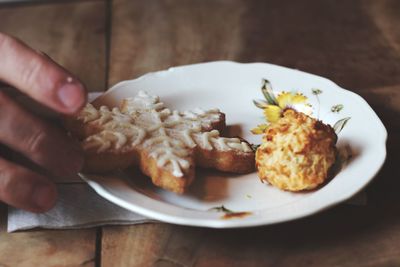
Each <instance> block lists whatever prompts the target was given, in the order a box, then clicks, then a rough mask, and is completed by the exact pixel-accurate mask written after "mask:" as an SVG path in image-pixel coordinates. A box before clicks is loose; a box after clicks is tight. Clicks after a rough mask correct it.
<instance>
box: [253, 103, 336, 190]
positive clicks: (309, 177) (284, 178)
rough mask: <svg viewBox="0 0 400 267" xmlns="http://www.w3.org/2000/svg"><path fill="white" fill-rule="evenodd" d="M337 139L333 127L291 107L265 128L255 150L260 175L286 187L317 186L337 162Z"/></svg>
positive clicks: (298, 188) (309, 187)
mask: <svg viewBox="0 0 400 267" xmlns="http://www.w3.org/2000/svg"><path fill="white" fill-rule="evenodd" d="M336 141H337V136H336V134H335V132H334V130H333V129H332V127H330V126H329V125H326V124H324V123H322V122H321V121H318V120H316V119H313V118H311V117H309V116H307V115H305V114H304V113H300V112H297V111H294V110H292V109H288V110H286V111H285V112H284V113H283V117H282V118H280V119H279V120H278V121H276V122H274V123H271V124H270V125H268V127H267V128H266V130H265V132H264V136H263V142H262V144H261V146H260V147H259V148H258V149H257V151H256V167H257V170H258V176H259V177H260V179H261V180H262V181H267V182H269V183H270V184H272V185H274V186H276V187H278V188H280V189H283V190H288V191H300V190H309V189H313V188H316V187H317V186H318V185H320V184H322V183H323V182H324V181H326V179H327V177H328V172H329V170H330V168H331V167H332V165H333V164H334V162H335V158H336V148H335V144H336Z"/></svg>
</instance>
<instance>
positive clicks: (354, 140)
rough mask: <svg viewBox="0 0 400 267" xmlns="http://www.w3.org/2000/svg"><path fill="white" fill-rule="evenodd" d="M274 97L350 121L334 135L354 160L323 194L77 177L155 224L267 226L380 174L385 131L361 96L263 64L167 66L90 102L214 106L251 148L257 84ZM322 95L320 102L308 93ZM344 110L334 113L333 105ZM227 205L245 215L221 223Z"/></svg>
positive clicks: (312, 209)
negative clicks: (141, 98) (266, 85)
mask: <svg viewBox="0 0 400 267" xmlns="http://www.w3.org/2000/svg"><path fill="white" fill-rule="evenodd" d="M262 78H265V79H268V80H269V81H270V82H271V83H272V85H273V88H274V90H276V91H299V92H302V93H303V94H305V95H306V96H307V97H308V98H309V102H310V103H311V104H312V105H313V108H314V115H315V116H316V114H317V113H318V114H319V118H320V119H322V120H323V121H324V122H326V123H330V124H333V123H334V122H335V121H337V120H338V119H341V118H343V117H351V119H350V121H349V122H348V124H347V125H346V127H345V128H344V130H343V131H342V132H341V133H340V135H339V141H338V147H339V149H341V148H344V147H346V146H349V147H350V148H351V151H352V154H353V157H352V158H351V160H350V161H349V162H348V164H347V165H346V166H345V167H344V168H343V169H342V170H341V171H340V172H339V173H337V174H336V176H335V177H334V178H333V179H332V180H331V181H329V183H327V184H326V185H324V186H323V187H322V188H320V189H318V190H316V191H312V192H308V193H289V192H283V191H280V190H278V189H276V188H274V187H272V186H269V185H266V184H262V183H261V182H260V181H259V179H258V177H257V175H256V173H251V174H247V175H231V174H224V173H220V172H216V171H210V170H198V171H197V177H196V180H195V182H194V184H193V185H192V186H191V188H190V190H189V191H188V192H187V193H186V194H184V195H175V194H174V193H171V192H167V191H164V190H162V189H159V188H156V187H154V186H153V185H151V183H150V182H149V178H146V177H144V176H142V175H141V174H140V173H138V172H135V173H132V172H131V173H118V174H115V175H111V176H112V177H105V176H93V175H90V176H89V175H82V178H84V180H86V181H87V182H88V183H89V185H90V186H91V187H93V188H94V190H96V191H97V192H98V193H99V194H100V195H101V196H103V197H104V198H106V199H108V200H109V201H112V202H114V203H115V204H117V205H119V206H122V207H124V208H126V209H128V210H131V211H133V212H137V213H140V214H142V215H144V216H148V217H151V218H154V219H157V220H161V221H165V222H169V223H174V224H183V225H192V226H204V227H213V228H231V227H249V226H257V225H267V224H273V223H278V222H284V221H288V220H293V219H296V218H301V217H305V216H308V215H311V214H314V213H316V212H319V211H321V210H323V209H326V208H328V207H331V206H333V205H335V204H338V203H340V202H342V201H345V200H347V199H349V198H350V197H352V196H353V195H354V194H356V193H357V192H359V191H360V190H361V189H362V188H363V187H365V186H366V185H367V184H368V183H369V182H370V181H371V180H372V178H373V177H374V176H375V175H376V173H377V172H378V170H379V169H380V168H381V166H382V164H383V162H384V160H385V156H386V138H387V133H386V130H385V127H384V126H383V124H382V122H381V121H380V120H379V118H378V116H377V115H376V114H375V112H374V111H373V110H372V109H371V107H370V106H369V105H368V104H367V102H365V101H364V100H363V99H362V98H361V97H360V96H358V95H356V94H354V93H352V92H350V91H347V90H345V89H343V88H340V87H339V86H338V85H336V84H335V83H333V82H332V81H330V80H327V79H325V78H322V77H319V76H316V75H312V74H308V73H305V72H301V71H297V70H293V69H288V68H284V67H280V66H276V65H271V64H266V63H248V64H241V63H235V62H227V61H219V62H210V63H202V64H195V65H188V66H181V67H175V68H170V69H168V70H166V71H160V72H154V73H149V74H146V75H144V76H142V77H140V78H138V79H135V80H130V81H124V82H121V83H119V84H117V85H115V86H114V87H113V88H111V89H110V90H109V91H107V93H105V94H104V95H103V96H101V97H100V98H98V99H97V100H96V101H95V104H96V105H100V104H104V105H108V106H116V105H118V103H119V101H120V100H121V99H123V98H125V97H129V96H134V95H135V94H136V93H137V92H138V91H139V90H145V91H147V92H148V93H150V94H154V95H158V96H160V98H161V100H162V101H163V102H164V103H165V104H166V106H168V107H169V108H171V109H177V110H187V109H193V108H195V107H201V108H204V109H207V108H215V107H217V108H219V109H220V110H221V111H223V112H224V113H226V121H227V125H228V129H229V133H230V134H231V135H232V136H237V135H240V136H242V137H244V138H245V139H247V140H248V141H250V142H251V143H255V144H257V143H260V141H261V137H260V136H256V135H253V134H251V132H250V129H252V128H253V127H254V126H256V125H257V124H259V123H262V122H263V117H262V112H261V110H260V109H258V108H256V107H255V106H254V105H253V103H252V100H253V99H257V98H262V94H261V91H260V86H261V79H262ZM313 88H318V89H320V90H321V91H322V93H321V94H319V95H318V99H317V97H316V96H315V95H313V94H312V89H313ZM338 104H340V105H343V109H342V110H341V111H340V112H339V113H333V112H331V107H332V106H333V105H338ZM221 205H223V206H224V207H226V208H228V209H230V210H232V211H235V212H240V211H246V212H250V213H249V214H247V216H244V217H240V218H239V217H235V218H232V219H224V218H223V215H224V213H223V212H217V211H215V210H210V209H211V208H213V207H219V206H221Z"/></svg>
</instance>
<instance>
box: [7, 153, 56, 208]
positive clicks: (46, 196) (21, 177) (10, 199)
mask: <svg viewBox="0 0 400 267" xmlns="http://www.w3.org/2000/svg"><path fill="white" fill-rule="evenodd" d="M56 199H57V190H56V187H55V185H54V184H53V183H52V182H50V181H49V180H48V179H47V178H46V177H43V176H41V175H39V174H36V173H34V172H32V171H30V170H28V169H25V168H23V167H21V166H18V165H15V164H14V163H12V162H9V161H6V160H4V159H1V158H0V201H3V202H5V203H7V204H9V205H11V206H14V207H16V208H20V209H24V210H28V211H32V212H44V211H47V210H49V209H51V208H52V207H53V206H54V205H55V203H56Z"/></svg>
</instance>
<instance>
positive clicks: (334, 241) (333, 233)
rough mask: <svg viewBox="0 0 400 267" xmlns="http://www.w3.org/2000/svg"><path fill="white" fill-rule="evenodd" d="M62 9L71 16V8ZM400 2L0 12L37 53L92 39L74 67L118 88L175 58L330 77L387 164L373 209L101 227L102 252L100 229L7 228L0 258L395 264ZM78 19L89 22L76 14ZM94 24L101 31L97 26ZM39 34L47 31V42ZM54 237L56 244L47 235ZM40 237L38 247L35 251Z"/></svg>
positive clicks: (116, 4)
mask: <svg viewBox="0 0 400 267" xmlns="http://www.w3.org/2000/svg"><path fill="white" fill-rule="evenodd" d="M64 6H69V7H71V9H72V10H75V13H73V15H72V16H71V15H70V14H69V15H68V16H67V15H65V13H66V12H65V9H64V8H63V7H64ZM89 7H92V8H89ZM104 7H106V9H107V12H103V10H102V9H103V8H104ZM39 9H44V10H48V11H46V14H47V13H52V15H46V16H47V18H46V16H45V15H43V17H41V16H40V18H39V17H38V18H37V20H38V21H40V22H41V23H40V24H35V21H36V20H35V19H33V20H30V17H31V16H33V15H32V14H34V12H33V11H32V10H39ZM85 10H86V11H85ZM399 10H400V1H397V0H381V1H374V0H370V1H366V0H353V1H334V0H325V1H320V0H308V1H279V0H271V1H261V0H260V1H255V0H254V1H240V0H231V1H228V0H204V1H183V0H181V1H172V0H162V1H140V0H135V1H131V0H114V1H96V2H91V1H87V2H71V3H63V4H61V5H60V4H51V3H45V4H40V5H35V6H25V5H18V6H14V7H12V8H4V9H1V8H0V25H1V26H0V30H3V31H11V30H12V31H14V32H24V33H23V36H27V38H29V42H31V43H33V44H34V45H35V46H36V47H37V48H38V49H40V50H44V49H48V46H50V47H53V48H54V47H56V46H57V43H55V42H58V40H65V41H66V42H67V43H69V42H71V43H69V44H70V46H66V48H65V47H64V48H63V49H62V50H60V52H59V53H60V54H58V52H55V54H56V55H57V56H56V57H57V58H56V59H58V60H63V59H64V60H67V59H68V56H67V54H68V53H70V52H71V51H70V50H68V49H71V47H74V46H75V45H76V44H74V43H73V40H70V38H72V37H71V36H74V37H76V36H80V38H81V39H79V40H81V42H83V43H86V42H87V43H86V44H85V45H82V47H83V48H81V50H80V51H79V52H78V51H74V53H76V54H79V57H78V58H77V59H76V60H79V63H77V62H76V61H75V59H69V61H68V62H69V63H68V64H69V65H68V67H70V68H71V67H72V68H73V70H74V71H76V72H77V74H78V75H80V76H81V75H82V74H83V76H84V77H88V79H89V80H90V81H86V82H87V83H88V84H91V86H92V87H101V85H102V84H104V79H103V78H102V77H104V75H103V74H101V70H102V69H104V66H106V69H108V72H107V75H106V77H107V80H108V85H112V84H114V83H116V82H118V81H120V80H123V79H129V78H132V77H136V76H139V75H141V74H143V73H146V72H149V71H154V70H159V69H164V68H167V67H169V66H174V65H181V64H187V63H195V62H203V61H210V60H220V59H229V60H237V61H242V62H252V61H265V62H271V63H275V64H280V65H284V66H288V67H292V68H298V69H301V70H304V71H308V72H312V73H315V74H318V75H322V76H325V77H328V78H330V79H332V80H334V81H336V82H337V83H338V84H339V85H341V86H343V87H344V88H348V89H351V90H352V91H354V92H356V93H359V94H360V95H362V96H363V97H364V98H366V100H367V101H368V102H369V103H370V104H371V106H372V107H373V108H374V109H375V111H376V112H377V113H378V115H379V116H380V117H381V119H382V120H383V122H384V124H385V126H386V127H387V129H388V132H389V138H388V145H387V147H388V157H387V161H386V163H385V165H384V167H383V168H382V170H381V171H380V172H379V174H378V176H377V177H376V179H375V180H374V182H373V183H371V184H370V185H369V186H368V188H367V192H368V204H367V205H366V206H357V207H354V206H346V205H339V206H337V207H335V208H332V209H330V210H328V211H325V212H322V213H321V214H318V215H315V216H312V217H309V218H305V219H302V220H298V221H294V222H288V223H284V224H280V225H274V226H267V227H259V228H253V229H238V230H210V229H203V228H192V227H183V226H174V225H169V224H163V223H157V224H144V225H136V226H118V227H103V228H102V230H101V231H97V241H98V242H97V246H96V251H94V249H95V243H94V233H95V232H94V230H93V231H90V230H89V231H83V232H82V231H56V232H53V231H52V232H48V231H35V232H28V233H23V234H18V235H16V234H5V233H4V232H1V234H0V255H1V254H2V251H3V250H2V248H4V247H6V248H7V250H5V251H7V253H8V254H7V255H8V256H7V257H1V256H0V266H1V264H3V265H7V263H8V262H9V261H6V260H10V259H9V258H10V255H12V258H13V261H12V263H20V262H23V260H24V259H27V258H26V256H24V255H25V253H26V251H29V252H32V253H33V252H37V253H38V254H37V255H35V256H36V258H38V259H42V261H45V259H48V261H47V264H43V265H42V266H75V265H76V262H78V261H77V259H76V258H74V257H71V258H70V257H66V255H70V254H68V253H69V252H70V251H75V252H76V254H77V255H79V256H77V257H80V258H79V259H82V261H81V262H85V261H86V262H88V263H89V265H97V266H349V267H350V266H399V265H400V247H399V246H398V244H399V241H400V212H399V211H400V194H399V193H398V188H399V187H400V180H399V179H398V173H399V164H398V162H397V158H399V157H400V152H399V151H400V138H399V137H400V120H399V119H398V118H399V115H400V27H399V26H398V25H400V12H399ZM14 12H15V13H19V14H20V13H25V14H26V16H23V15H20V16H21V19H20V20H21V21H19V23H18V24H13V23H12V22H11V19H9V20H7V21H6V23H4V22H3V20H4V15H3V14H11V13H14ZM36 12H39V11H36ZM92 12H94V13H92ZM39 13H40V12H39ZM53 13H54V14H53ZM100 13H101V14H102V15H100ZM104 14H105V15H104ZM9 16H10V17H11V15H9ZM81 16H83V17H85V19H84V20H85V22H86V23H77V22H76V21H77V20H78V21H79V18H81ZM98 16H100V17H98ZM58 19H60V20H63V21H65V23H66V25H70V26H66V27H67V29H65V28H63V27H61V28H60V29H59V32H58V35H57V36H58V38H59V39H51V37H40V38H39V37H38V35H36V33H38V32H40V33H42V34H43V32H42V31H43V29H44V28H46V27H50V26H49V25H51V24H54V23H55V21H58ZM81 19H82V18H81ZM24 20H25V22H24ZM100 20H103V21H102V22H99V21H100ZM26 21H28V22H29V28H25V25H26V23H27V22H26ZM71 21H75V23H73V22H71ZM108 23H110V26H111V27H110V28H109V30H110V35H108V27H107V25H108ZM71 25H75V26H76V28H74V27H72V26H71ZM78 25H79V26H78ZM96 26H98V27H99V28H98V29H99V32H97V31H93V29H95V28H96ZM52 27H53V26H52ZM86 27H89V29H86ZM104 27H105V28H104ZM83 28H85V29H83ZM96 29H97V28H96ZM80 31H83V32H85V34H84V35H83V34H82V35H80V34H79V32H80ZM104 31H105V32H106V34H105V33H104ZM46 34H49V33H48V32H47V33H46ZM96 34H99V35H100V36H101V37H94V36H93V35H96ZM104 35H105V37H106V38H103V36H104ZM21 37H22V35H21ZM41 38H50V39H46V42H45V43H46V44H44V43H42V41H41ZM72 39H74V38H72ZM74 40H75V41H76V39H74ZM94 40H96V44H94V43H95V41H94ZM89 43H90V45H89ZM88 47H91V49H89V48H88ZM104 47H109V51H108V49H105V48H104ZM64 49H66V50H64ZM96 49H99V50H98V51H101V53H104V55H105V57H106V58H107V60H108V61H107V60H106V61H104V58H103V57H101V56H98V57H97V56H95V55H93V53H95V54H96V55H98V54H97V53H96V52H93V51H96ZM53 51H54V50H53ZM87 58H90V60H87V61H86V59H87ZM96 60H99V61H100V62H99V65H97V63H98V62H97V61H96ZM87 62H90V63H91V65H88V64H85V63H87ZM107 62H109V63H108V64H107ZM83 65H84V66H83ZM86 65H88V66H89V69H87V67H88V66H86ZM107 66H109V67H108V68H107ZM91 67H93V68H95V69H96V68H97V67H98V68H99V69H96V70H97V71H98V72H96V74H94V73H92V72H91V71H93V70H94V69H92V68H91ZM86 75H88V76H86ZM81 77H82V76H81ZM99 77H101V82H100V81H98V80H97V78H99ZM0 210H1V209H0ZM3 228H4V227H3ZM0 229H2V228H1V227H0ZM2 231H4V230H2ZM64 233H68V234H64ZM83 233H84V234H83ZM66 236H68V240H67V241H65V240H64V241H63V239H64V238H66ZM46 238H49V239H50V240H51V242H47V241H46V242H47V243H46V242H45V241H43V240H46ZM25 239H27V240H29V241H26V243H25V242H24V240H25ZM49 243H51V244H55V245H52V246H50V247H51V249H52V251H53V254H52V255H49V254H46V253H44V252H43V251H45V249H44V247H45V246H46V245H47V244H49ZM65 243H71V244H74V245H73V246H72V245H71V246H67V245H65ZM32 244H35V247H36V248H35V249H29V248H30V247H31V246H32ZM88 244H92V245H88ZM13 248H14V249H13ZM84 249H85V251H84V252H83V250H84ZM82 255H84V257H83V256H82ZM93 255H95V256H96V257H95V259H94V261H90V259H91V257H93ZM45 257H48V258H45ZM50 259H51V260H50ZM83 259H84V260H83ZM52 262H57V263H58V264H54V263H52ZM14 265H16V264H14ZM14 265H12V264H10V266H14Z"/></svg>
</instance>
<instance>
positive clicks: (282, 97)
mask: <svg viewBox="0 0 400 267" xmlns="http://www.w3.org/2000/svg"><path fill="white" fill-rule="evenodd" d="M292 99H293V95H292V94H291V93H288V92H282V93H280V94H279V95H278V97H277V101H278V104H279V107H280V108H281V109H285V108H287V107H288V106H290V105H291V104H292Z"/></svg>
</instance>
